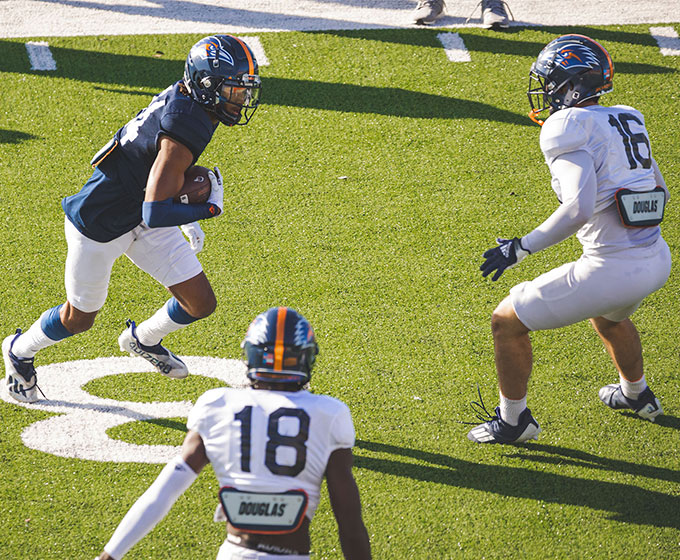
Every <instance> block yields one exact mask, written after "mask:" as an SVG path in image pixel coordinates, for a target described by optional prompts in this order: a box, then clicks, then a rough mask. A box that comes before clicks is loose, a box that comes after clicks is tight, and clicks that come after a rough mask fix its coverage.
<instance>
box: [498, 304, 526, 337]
mask: <svg viewBox="0 0 680 560" xmlns="http://www.w3.org/2000/svg"><path fill="white" fill-rule="evenodd" d="M491 332H492V333H493V335H494V337H496V336H519V335H524V334H526V333H528V332H529V329H528V328H527V327H526V326H525V325H524V324H523V323H522V322H521V321H520V320H519V317H517V314H516V313H515V309H514V307H513V306H512V303H511V302H510V299H509V298H506V299H504V300H503V301H502V302H501V303H499V304H498V307H496V309H494V312H493V314H492V315H491Z"/></svg>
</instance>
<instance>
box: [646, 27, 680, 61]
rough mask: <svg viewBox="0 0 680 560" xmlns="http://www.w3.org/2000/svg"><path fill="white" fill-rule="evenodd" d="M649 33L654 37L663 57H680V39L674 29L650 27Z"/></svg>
mask: <svg viewBox="0 0 680 560" xmlns="http://www.w3.org/2000/svg"><path fill="white" fill-rule="evenodd" d="M649 32H650V33H651V34H652V37H654V40H655V41H656V43H657V45H659V49H661V54H662V55H663V56H680V37H678V32H677V31H676V30H675V29H674V28H672V27H650V28H649Z"/></svg>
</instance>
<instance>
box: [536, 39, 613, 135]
mask: <svg viewBox="0 0 680 560" xmlns="http://www.w3.org/2000/svg"><path fill="white" fill-rule="evenodd" d="M613 76H614V64H613V63H612V59H611V57H610V56H609V53H608V52H607V50H606V49H605V48H604V47H603V46H602V45H600V44H599V43H598V42H596V41H593V40H592V39H590V38H589V37H586V36H585V35H562V36H561V37H558V38H557V39H554V40H552V41H550V43H548V44H547V45H546V46H545V47H544V48H543V50H542V51H541V52H540V54H539V55H538V58H537V59H536V62H534V63H533V64H532V65H531V71H530V72H529V91H528V92H527V95H528V96H529V104H530V105H531V112H530V113H529V117H531V119H532V120H533V121H535V122H538V123H539V124H543V122H542V121H539V120H538V114H539V113H541V112H542V111H545V110H546V109H550V110H551V111H550V112H551V113H553V112H555V111H559V110H560V109H566V108H567V107H573V106H574V105H578V104H579V103H582V102H583V101H585V100H587V99H591V98H593V97H599V96H600V95H603V94H605V93H609V92H610V91H611V90H612V87H613V86H612V78H613ZM534 82H538V83H537V84H534Z"/></svg>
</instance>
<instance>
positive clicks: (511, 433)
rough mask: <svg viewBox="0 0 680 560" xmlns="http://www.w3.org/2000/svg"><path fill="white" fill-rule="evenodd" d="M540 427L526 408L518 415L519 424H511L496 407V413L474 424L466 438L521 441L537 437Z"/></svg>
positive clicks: (502, 441)
mask: <svg viewBox="0 0 680 560" xmlns="http://www.w3.org/2000/svg"><path fill="white" fill-rule="evenodd" d="M540 433H541V427H540V426H539V425H538V422H536V420H534V417H533V416H532V415H531V411H530V410H529V409H528V408H525V409H524V412H522V414H520V416H519V424H518V425H517V426H511V425H510V424H508V423H507V422H505V421H504V420H503V419H502V418H501V411H500V407H496V415H495V416H491V419H490V420H489V421H488V422H484V424H480V425H479V426H475V427H474V428H472V429H471V430H470V431H469V432H468V435H467V437H468V439H469V440H470V441H474V442H475V443H523V442H525V441H527V440H530V439H538V434H540Z"/></svg>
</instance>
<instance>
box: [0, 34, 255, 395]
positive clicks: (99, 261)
mask: <svg viewBox="0 0 680 560" xmlns="http://www.w3.org/2000/svg"><path fill="white" fill-rule="evenodd" d="M260 87H261V82H260V77H259V75H258V65H257V61H256V60H255V57H254V56H253V53H252V51H251V50H250V48H249V47H248V45H246V43H244V42H243V41H242V40H240V39H238V38H236V37H232V36H230V35H215V36H211V37H206V38H204V39H202V40H201V41H199V42H198V43H196V44H195V45H194V46H193V47H192V48H191V51H190V52H189V54H188V56H187V59H186V64H185V70H184V78H183V79H182V80H180V81H178V82H177V83H175V84H173V85H171V86H170V87H168V88H167V89H166V90H165V91H163V92H161V93H159V94H158V95H157V96H156V97H154V98H153V100H152V101H151V103H150V104H149V106H148V107H146V108H145V109H143V110H142V111H140V112H139V114H138V115H137V116H136V117H135V118H134V119H132V120H131V121H130V122H128V123H127V124H126V125H125V126H124V127H123V128H121V129H120V130H119V131H118V132H116V134H115V135H114V137H113V139H112V140H111V141H110V142H109V143H108V144H107V145H106V146H104V148H102V150H100V151H99V153H97V154H96V155H95V157H94V158H93V160H92V165H93V167H94V172H93V173H92V176H91V177H90V179H89V180H88V181H87V183H85V185H84V186H83V188H82V189H81V190H80V192H78V193H77V194H74V195H72V196H69V197H67V198H65V199H64V200H63V201H62V207H63V209H64V212H65V214H66V219H65V234H66V240H67V243H68V255H67V257H66V273H65V285H66V302H65V303H63V304H61V305H57V306H56V307H53V308H51V309H48V310H47V311H45V312H44V313H43V314H42V315H41V316H40V318H39V319H38V320H37V321H36V322H35V323H34V324H33V325H32V326H31V327H30V328H29V329H28V330H27V331H26V332H25V333H22V332H21V330H20V329H17V331H16V333H15V334H13V335H10V336H8V337H7V338H5V339H4V341H3V343H2V353H3V358H4V362H5V374H6V381H7V390H8V392H9V394H10V395H11V396H12V397H13V398H15V399H16V400H19V401H23V402H34V401H36V400H37V399H38V395H37V385H36V381H37V379H36V373H35V368H34V363H33V361H34V357H35V355H36V354H37V352H38V351H39V350H41V349H43V348H46V347H47V346H50V345H52V344H55V343H56V342H59V341H60V340H63V339H64V338H67V337H69V336H72V335H74V334H78V333H81V332H84V331H86V330H88V329H89V328H90V327H92V325H93V323H94V320H95V317H96V315H97V313H98V312H99V310H100V309H101V307H102V306H103V305H104V302H105V300H106V296H107V291H108V284H109V278H110V275H111V269H112V267H113V263H114V262H115V260H116V259H117V258H118V257H120V256H121V255H123V254H125V255H126V256H127V257H128V258H129V259H130V260H131V261H132V262H133V263H135V265H137V266H138V267H139V268H141V269H142V270H144V271H145V272H147V273H148V274H150V275H151V276H152V277H153V278H155V279H156V280H157V281H158V282H160V283H161V284H163V285H164V286H165V287H166V288H167V289H168V290H169V291H170V293H171V295H172V297H171V298H170V299H169V300H168V301H167V303H166V304H165V305H164V306H163V307H162V308H161V309H159V310H158V311H157V312H156V313H155V314H154V315H153V316H152V317H151V318H149V319H147V320H146V321H143V322H142V323H140V324H139V325H135V323H134V321H128V322H127V328H126V330H125V331H123V333H122V334H121V335H120V337H119V339H118V342H119V345H120V348H121V350H122V351H124V352H129V353H130V354H131V355H133V356H141V357H143V358H145V359H146V360H148V361H149V362H150V363H151V364H152V365H153V366H154V367H155V368H156V369H157V370H158V371H159V372H160V373H162V374H164V375H166V376H168V377H172V378H182V377H186V376H187V375H188V371H187V368H186V365H185V364H184V362H182V360H180V359H179V358H178V357H177V356H175V355H174V354H173V353H172V352H170V351H169V350H168V349H167V348H165V347H163V346H162V345H161V339H162V338H163V337H164V336H166V335H168V334H169V333H171V332H173V331H176V330H178V329H181V328H183V327H185V326H187V325H189V324H190V323H192V322H193V321H196V320H197V319H201V318H204V317H207V316H208V315H210V314H211V313H212V312H213V310H214V309H215V306H216V300H215V295H214V293H213V290H212V288H211V286H210V282H209V281H208V278H207V277H206V275H205V273H204V272H203V269H202V267H201V264H200V262H199V261H198V258H197V257H196V253H197V252H198V251H200V249H201V248H202V245H203V232H202V231H201V228H200V226H199V225H198V223H197V220H202V219H205V218H212V217H215V216H219V215H220V214H221V213H222V205H223V188H222V178H221V176H220V173H219V170H218V169H217V168H215V170H214V171H211V173H210V182H211V186H212V190H211V193H210V198H209V199H208V201H207V202H206V203H203V204H180V203H175V202H173V198H174V197H175V196H176V195H177V193H178V192H179V191H180V190H181V188H182V185H183V184H184V173H185V171H186V170H187V169H188V168H189V167H190V166H191V165H193V164H195V163H196V161H197V160H198V158H199V157H200V155H201V154H202V153H203V151H204V150H205V148H206V146H207V145H208V143H209V142H210V139H211V138H212V136H213V133H214V132H215V129H216V128H217V125H218V124H219V123H220V122H221V123H223V124H226V125H227V126H232V125H236V124H239V125H244V124H247V123H248V122H249V121H250V119H251V117H252V115H253V113H254V111H255V110H256V109H257V106H258V102H259V94H260ZM177 226H180V227H181V229H182V231H184V233H185V235H187V238H188V239H189V242H187V240H185V238H184V236H183V235H182V231H180V228H178V227H177Z"/></svg>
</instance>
